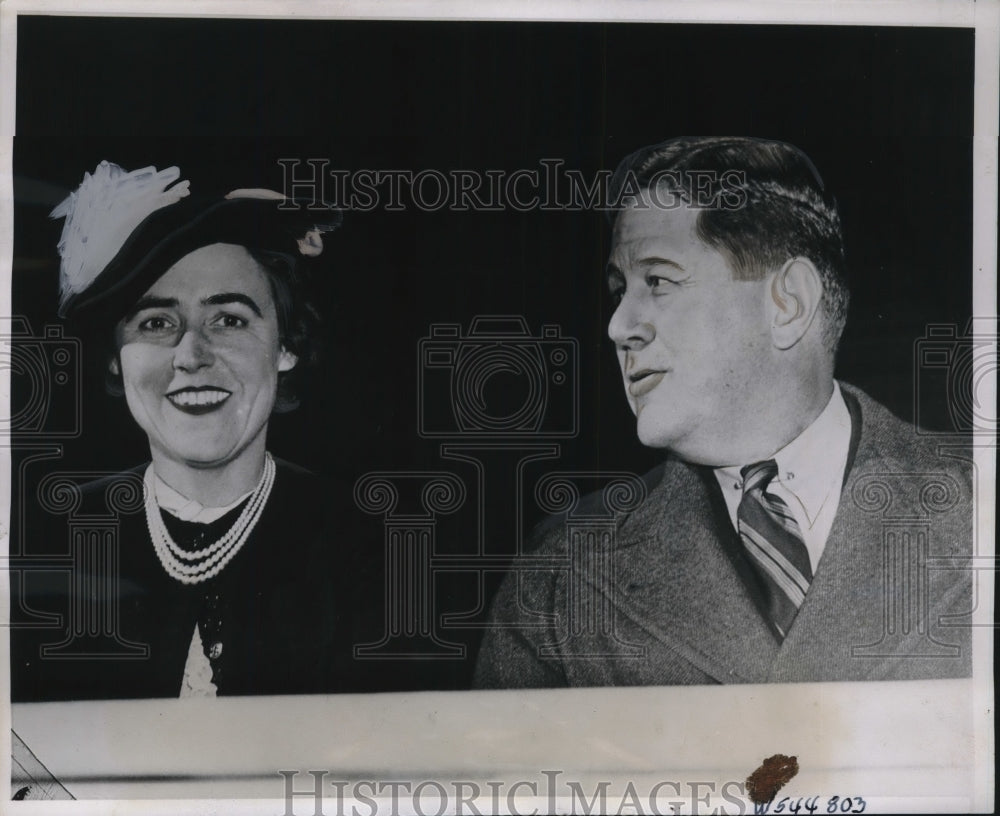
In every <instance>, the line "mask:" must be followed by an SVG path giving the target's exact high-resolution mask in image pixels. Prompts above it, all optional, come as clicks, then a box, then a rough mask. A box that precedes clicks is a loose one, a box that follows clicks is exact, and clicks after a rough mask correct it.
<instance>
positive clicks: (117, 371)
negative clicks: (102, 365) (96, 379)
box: [108, 356, 122, 377]
mask: <svg viewBox="0 0 1000 816" xmlns="http://www.w3.org/2000/svg"><path fill="white" fill-rule="evenodd" d="M108 371H110V372H111V373H112V374H113V375H114V376H116V377H120V376H121V375H122V367H121V366H120V365H118V357H117V356H115V357H112V358H111V359H110V360H108Z"/></svg>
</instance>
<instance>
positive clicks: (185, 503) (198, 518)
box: [151, 468, 253, 524]
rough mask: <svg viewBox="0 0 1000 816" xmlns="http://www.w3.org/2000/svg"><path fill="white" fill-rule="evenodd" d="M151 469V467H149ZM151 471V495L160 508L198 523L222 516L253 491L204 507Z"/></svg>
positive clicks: (208, 522)
mask: <svg viewBox="0 0 1000 816" xmlns="http://www.w3.org/2000/svg"><path fill="white" fill-rule="evenodd" d="M151 470H152V468H151ZM152 473H153V496H154V497H155V498H156V503H157V504H158V505H159V506H160V509H161V510H166V511H167V512H168V513H170V514H171V515H172V516H176V517H177V518H179V519H180V520H181V521H195V522H198V523H199V524H211V523H212V522H213V521H215V520H217V519H220V518H222V517H223V516H224V515H226V513H228V512H229V511H230V510H232V509H233V508H234V507H236V506H237V505H239V504H240V503H242V502H244V501H246V499H247V497H249V496H250V494H251V493H253V490H248V491H247V492H246V493H244V494H243V495H242V496H240V497H239V498H238V499H236V501H234V502H231V503H230V504H227V505H226V506H225V507H205V506H204V505H203V504H201V503H200V502H198V501H195V500H194V499H189V498H187V497H186V496H184V495H183V494H181V493H178V492H177V491H176V490H174V488H172V487H171V486H170V485H168V484H167V483H166V482H165V481H163V479H161V478H160V477H159V476H158V475H157V473H156V471H155V470H153V471H152Z"/></svg>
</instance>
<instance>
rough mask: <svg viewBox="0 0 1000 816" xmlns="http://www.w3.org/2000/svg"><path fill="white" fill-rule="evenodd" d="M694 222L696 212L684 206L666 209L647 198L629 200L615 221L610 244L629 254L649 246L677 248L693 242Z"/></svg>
mask: <svg viewBox="0 0 1000 816" xmlns="http://www.w3.org/2000/svg"><path fill="white" fill-rule="evenodd" d="M696 219H697V211H696V210H694V209H693V208H691V207H689V206H687V205H686V204H680V205H679V206H673V207H670V208H667V207H664V206H662V205H661V204H659V203H657V202H656V201H655V200H652V201H651V200H650V199H649V197H648V196H646V197H644V198H643V199H639V200H636V199H635V198H632V199H630V200H627V201H626V204H625V207H624V208H623V209H622V211H621V212H620V213H619V214H618V217H617V218H616V219H615V225H614V233H613V237H612V244H613V247H615V248H617V247H623V246H625V245H627V246H628V250H629V252H634V251H637V250H641V248H642V247H643V246H644V245H652V244H656V245H663V244H676V245H677V246H678V248H680V247H681V246H686V245H689V244H691V243H692V241H696V240H697V236H696V235H695V233H694V227H695V223H696Z"/></svg>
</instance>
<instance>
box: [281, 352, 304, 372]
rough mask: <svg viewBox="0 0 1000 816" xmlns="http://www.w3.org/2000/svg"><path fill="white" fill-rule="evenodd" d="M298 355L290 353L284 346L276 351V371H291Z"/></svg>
mask: <svg viewBox="0 0 1000 816" xmlns="http://www.w3.org/2000/svg"><path fill="white" fill-rule="evenodd" d="M298 362H299V358H298V355H296V354H292V352H290V351H288V350H287V349H286V348H285V347H284V346H282V347H281V351H280V352H278V371H291V370H292V369H293V368H295V366H296V365H297V364H298Z"/></svg>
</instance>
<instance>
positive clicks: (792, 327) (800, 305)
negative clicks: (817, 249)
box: [770, 257, 823, 349]
mask: <svg viewBox="0 0 1000 816" xmlns="http://www.w3.org/2000/svg"><path fill="white" fill-rule="evenodd" d="M822 298H823V280H822V279H821V278H820V276H819V271H818V270H817V269H816V266H815V265H814V264H813V262H812V261H810V260H809V259H808V258H802V257H798V258H792V259H791V260H790V261H788V262H787V263H786V264H785V265H784V266H782V267H781V269H779V270H778V271H777V272H775V273H774V277H773V278H772V280H771V301H772V302H771V304H770V307H771V337H772V339H773V340H774V344H775V346H777V347H778V348H780V349H788V348H791V347H792V346H794V345H795V344H796V343H798V342H799V340H801V339H802V338H803V337H804V336H805V334H806V332H807V331H809V327H810V326H811V325H812V323H813V321H814V320H815V319H816V313H817V312H818V311H819V305H820V301H821V300H822Z"/></svg>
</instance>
